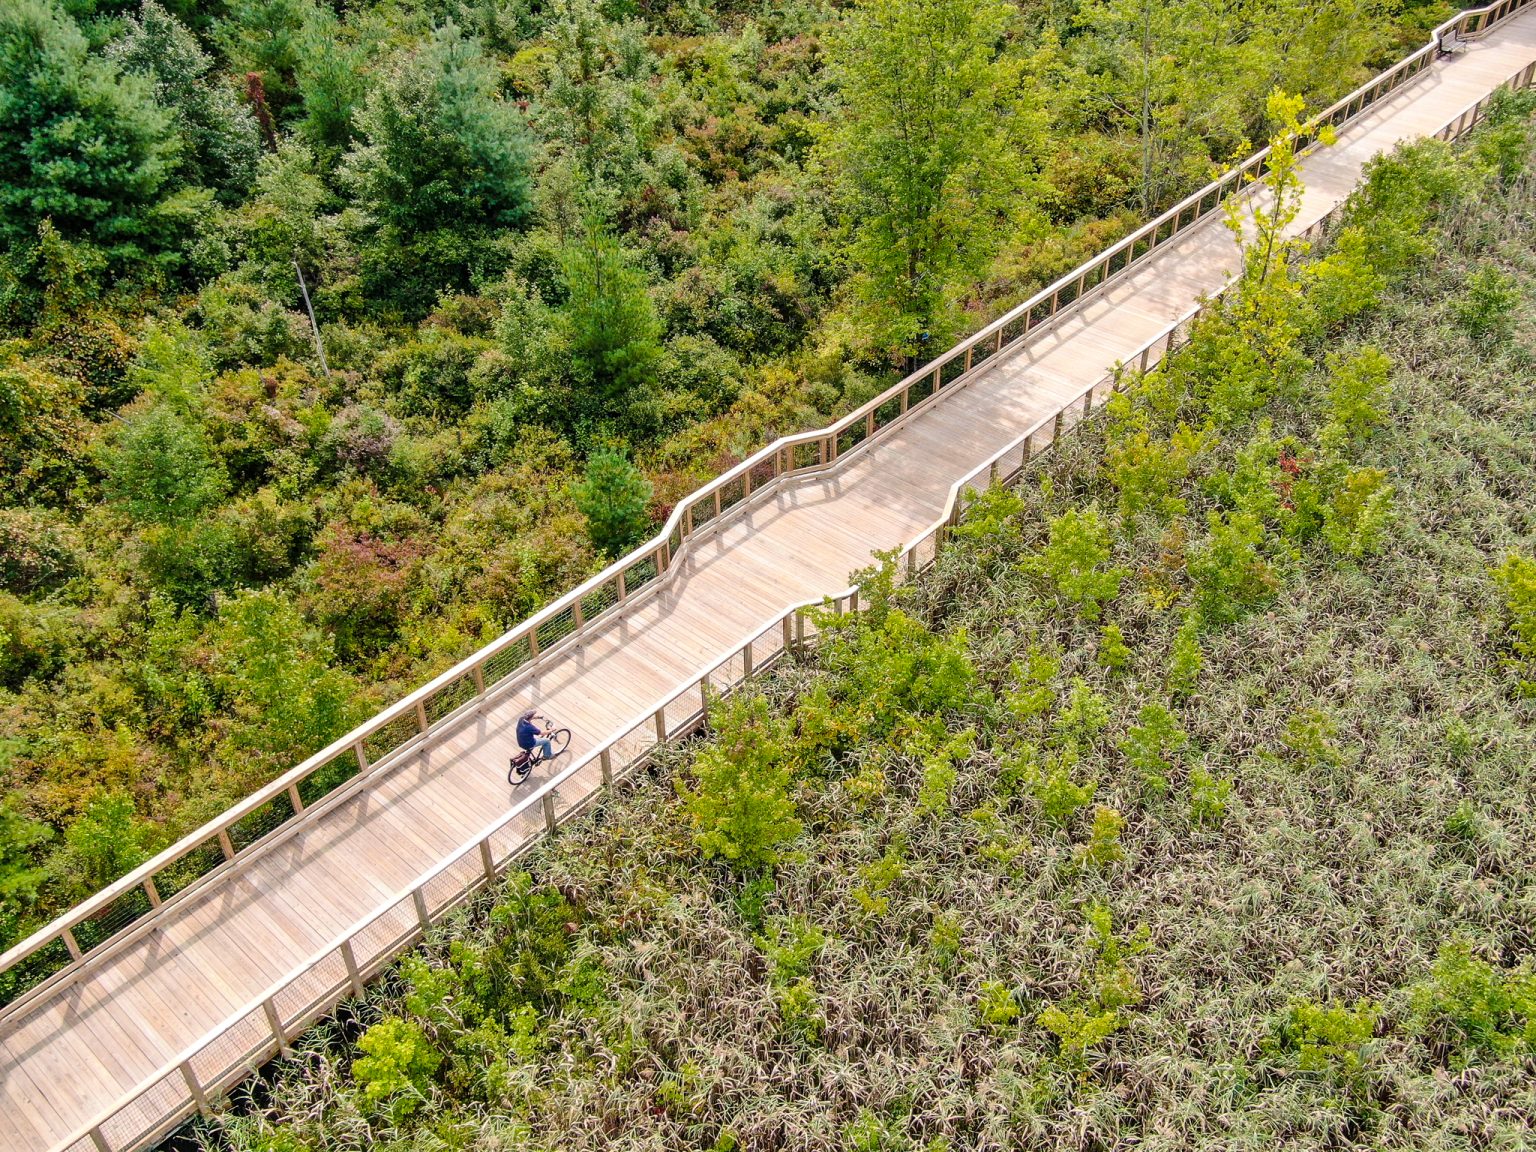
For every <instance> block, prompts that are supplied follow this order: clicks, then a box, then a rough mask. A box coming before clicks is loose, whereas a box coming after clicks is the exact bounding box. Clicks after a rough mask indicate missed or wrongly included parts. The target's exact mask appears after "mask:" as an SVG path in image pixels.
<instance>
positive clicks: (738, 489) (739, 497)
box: [720, 476, 747, 509]
mask: <svg viewBox="0 0 1536 1152" xmlns="http://www.w3.org/2000/svg"><path fill="white" fill-rule="evenodd" d="M746 498H747V478H746V477H745V476H738V477H736V478H735V479H734V480H732V481H731V482H730V483H728V484H725V485H723V486H722V487H721V489H720V507H721V509H726V508H734V507H736V505H738V504H740V503H741V502H742V501H743V500H745V499H746Z"/></svg>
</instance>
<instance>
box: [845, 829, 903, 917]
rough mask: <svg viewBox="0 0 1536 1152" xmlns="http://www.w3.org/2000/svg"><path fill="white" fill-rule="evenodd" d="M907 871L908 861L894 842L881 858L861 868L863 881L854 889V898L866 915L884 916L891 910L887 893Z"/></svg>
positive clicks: (860, 878) (861, 879)
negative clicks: (903, 857)
mask: <svg viewBox="0 0 1536 1152" xmlns="http://www.w3.org/2000/svg"><path fill="white" fill-rule="evenodd" d="M905 871H906V862H905V861H904V860H903V859H902V854H901V850H900V849H899V848H898V847H897V846H896V845H894V844H893V845H892V846H891V847H889V848H887V849H886V850H885V854H884V855H883V856H881V857H880V859H878V860H876V861H874V862H873V863H870V864H865V865H863V866H861V867H860V868H859V880H860V881H861V883H860V884H859V886H858V887H857V888H855V889H854V890H853V898H854V899H855V900H857V901H858V903H859V907H860V908H862V909H863V910H864V915H866V916H884V915H885V914H886V912H888V911H889V910H890V907H891V899H890V897H889V896H887V895H886V893H887V892H889V891H890V889H891V886H892V885H893V884H895V883H896V881H898V880H900V879H901V875H902V873H903V872H905Z"/></svg>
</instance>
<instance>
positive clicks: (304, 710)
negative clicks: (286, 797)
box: [214, 591, 365, 784]
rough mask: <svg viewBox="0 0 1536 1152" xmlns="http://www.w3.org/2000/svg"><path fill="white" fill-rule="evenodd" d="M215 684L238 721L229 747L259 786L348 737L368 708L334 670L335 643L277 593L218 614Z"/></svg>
mask: <svg viewBox="0 0 1536 1152" xmlns="http://www.w3.org/2000/svg"><path fill="white" fill-rule="evenodd" d="M214 648H215V657H214V667H215V670H216V674H215V677H214V682H215V686H216V688H217V689H218V690H219V692H220V694H221V696H222V703H223V704H224V706H225V707H226V708H228V709H229V710H230V711H232V712H233V714H234V718H235V722H234V724H233V726H232V728H231V730H230V732H229V737H228V740H227V741H226V744H225V747H224V754H225V756H226V758H227V759H229V760H231V761H233V762H234V763H236V764H238V765H240V767H241V769H242V775H243V776H245V777H247V778H248V782H249V783H252V784H254V783H255V782H256V781H257V780H259V779H262V778H265V776H266V775H267V774H269V773H270V772H272V771H276V770H278V769H281V768H288V767H291V766H292V765H293V764H296V763H298V762H299V761H300V760H302V759H304V757H306V756H308V755H310V754H311V753H312V752H315V751H316V750H318V749H320V748H323V747H324V746H325V745H326V744H327V743H329V742H330V741H331V740H334V739H335V738H336V737H337V736H339V735H341V733H343V732H345V731H346V730H347V728H348V727H349V726H350V725H351V723H352V722H353V721H354V720H355V719H356V718H357V716H358V713H359V711H360V710H362V709H363V708H364V707H365V705H360V703H359V701H358V699H357V698H358V695H359V693H358V689H357V685H356V684H354V683H353V681H352V678H351V677H350V676H348V675H346V674H345V673H343V672H340V671H338V670H336V669H333V668H332V667H330V663H331V657H332V643H331V640H330V637H328V636H327V635H326V634H325V633H324V632H321V631H320V630H319V629H317V628H313V627H310V626H309V625H308V624H306V622H305V621H304V618H303V617H302V616H300V615H299V613H298V610H297V609H296V608H294V606H293V605H292V604H291V603H289V602H288V601H287V600H286V599H284V598H283V597H281V596H279V595H278V594H277V593H275V592H271V591H260V592H248V593H245V594H243V595H240V596H237V597H235V598H233V599H231V600H230V601H228V602H227V603H225V604H224V605H222V606H221V608H220V611H219V624H218V628H217V630H216V631H215V634H214Z"/></svg>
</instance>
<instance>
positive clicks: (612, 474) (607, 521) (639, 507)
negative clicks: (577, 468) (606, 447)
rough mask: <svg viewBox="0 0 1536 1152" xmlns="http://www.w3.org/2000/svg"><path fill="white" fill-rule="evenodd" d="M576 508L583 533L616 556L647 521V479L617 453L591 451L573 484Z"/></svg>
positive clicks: (595, 543) (602, 549)
mask: <svg viewBox="0 0 1536 1152" xmlns="http://www.w3.org/2000/svg"><path fill="white" fill-rule="evenodd" d="M575 496H576V507H577V508H579V509H581V513H582V515H583V516H585V517H586V518H587V535H588V536H590V537H591V538H592V543H593V545H594V546H595V547H597V548H598V550H599V551H602V552H606V553H607V554H608V555H610V556H617V555H619V553H620V552H622V551H623V550H624V549H625V548H626V547H628V546H629V545H631V544H633V543H634V542H635V541H636V539H637V538H638V537H639V536H640V534H641V533H642V532H644V531H645V528H646V525H647V524H648V523H649V521H648V520H647V518H646V514H645V513H646V508H647V507H648V506H649V505H650V502H651V482H650V481H649V480H647V479H646V478H645V476H644V474H643V473H642V472H641V471H640V469H638V468H636V467H635V466H634V465H633V464H631V463H630V462H629V461H628V460H626V459H625V458H624V457H623V456H622V455H620V454H619V453H617V452H594V453H593V454H592V458H591V459H590V460H588V461H587V472H586V476H585V477H584V478H583V480H582V482H581V483H580V484H578V485H577V486H576V491H575Z"/></svg>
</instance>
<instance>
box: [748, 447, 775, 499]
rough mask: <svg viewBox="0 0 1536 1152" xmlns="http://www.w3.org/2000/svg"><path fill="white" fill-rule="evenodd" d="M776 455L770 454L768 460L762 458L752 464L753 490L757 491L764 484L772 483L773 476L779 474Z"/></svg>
mask: <svg viewBox="0 0 1536 1152" xmlns="http://www.w3.org/2000/svg"><path fill="white" fill-rule="evenodd" d="M775 460H776V456H770V457H769V458H768V459H767V460H760V461H758V462H757V463H756V464H754V465H752V467H751V469H750V471H751V474H752V491H754V492H756V491H757V490H758V489H759V488H762V487H763V486H764V485H767V484H772V483H773V478H774V477H775V476H777V475H778V474H779V470H778V465H777V464H776V463H775Z"/></svg>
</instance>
